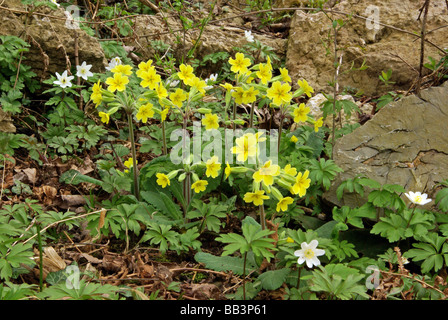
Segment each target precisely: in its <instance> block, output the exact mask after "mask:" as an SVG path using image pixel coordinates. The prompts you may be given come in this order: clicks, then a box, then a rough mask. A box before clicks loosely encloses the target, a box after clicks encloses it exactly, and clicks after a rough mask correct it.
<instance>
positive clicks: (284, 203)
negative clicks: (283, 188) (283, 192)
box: [277, 197, 294, 212]
mask: <svg viewBox="0 0 448 320" xmlns="http://www.w3.org/2000/svg"><path fill="white" fill-rule="evenodd" d="M293 202H294V200H293V199H292V198H291V197H284V198H282V199H280V200H279V201H278V202H277V212H279V211H286V210H288V205H289V204H291V203H293Z"/></svg>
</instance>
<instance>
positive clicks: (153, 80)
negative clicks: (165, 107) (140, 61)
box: [140, 68, 161, 90]
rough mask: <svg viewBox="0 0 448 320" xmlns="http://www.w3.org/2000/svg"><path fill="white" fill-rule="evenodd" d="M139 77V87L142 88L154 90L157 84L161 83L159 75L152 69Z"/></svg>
mask: <svg viewBox="0 0 448 320" xmlns="http://www.w3.org/2000/svg"><path fill="white" fill-rule="evenodd" d="M140 75H141V79H142V81H141V82H140V85H141V86H142V87H143V88H146V87H148V88H149V89H151V90H154V89H155V88H156V86H157V84H158V83H159V82H160V81H161V77H160V75H158V74H157V72H156V69H154V68H153V69H150V70H148V71H146V72H142V73H141V74H140Z"/></svg>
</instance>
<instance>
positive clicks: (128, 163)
mask: <svg viewBox="0 0 448 320" xmlns="http://www.w3.org/2000/svg"><path fill="white" fill-rule="evenodd" d="M135 163H137V161H135ZM123 164H124V166H125V167H126V168H128V169H131V168H132V167H133V166H134V159H133V158H132V157H130V158H129V159H128V160H126V161H125V162H124V163H123Z"/></svg>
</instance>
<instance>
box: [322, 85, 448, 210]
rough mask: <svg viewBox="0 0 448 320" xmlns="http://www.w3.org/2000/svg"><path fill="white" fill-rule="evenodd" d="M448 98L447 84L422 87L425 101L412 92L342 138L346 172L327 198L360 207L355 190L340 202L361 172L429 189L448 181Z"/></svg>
mask: <svg viewBox="0 0 448 320" xmlns="http://www.w3.org/2000/svg"><path fill="white" fill-rule="evenodd" d="M447 101H448V82H445V83H444V84H443V85H442V86H440V87H431V88H428V89H425V90H422V92H421V99H420V98H419V97H417V96H414V95H412V96H407V97H405V98H403V99H401V100H399V101H397V102H394V103H391V104H389V105H387V106H385V107H383V108H382V109H380V111H379V112H378V113H377V114H376V115H375V116H373V118H372V119H371V120H369V121H368V122H366V123H365V124H364V125H363V126H361V127H359V128H358V129H356V130H355V131H353V132H352V133H351V134H348V135H346V136H344V137H342V138H341V139H339V140H337V141H336V144H335V149H334V160H335V162H336V164H337V165H338V166H339V167H341V168H342V169H343V170H344V171H343V172H341V173H340V174H339V176H338V177H337V178H336V179H335V181H334V182H333V184H332V186H331V188H330V190H329V191H328V192H326V193H325V195H324V198H325V199H326V200H327V201H329V202H331V203H333V204H336V205H348V206H352V207H354V206H356V199H355V196H354V195H351V194H347V193H346V194H345V195H344V197H343V199H342V200H341V201H339V200H338V199H337V197H336V189H337V187H338V186H339V185H340V183H341V182H342V181H344V180H346V179H351V178H353V177H355V176H356V175H357V174H361V175H364V176H366V177H368V178H371V179H375V180H377V181H378V182H380V183H381V184H386V183H387V184H399V185H401V186H403V187H404V188H405V189H406V190H408V191H414V192H416V191H421V192H426V193H429V192H430V191H431V190H432V188H433V187H434V186H435V185H436V184H437V183H438V182H441V181H443V180H445V179H448V135H447V133H446V123H447V122H448V104H447ZM429 195H430V196H431V194H430V193H429Z"/></svg>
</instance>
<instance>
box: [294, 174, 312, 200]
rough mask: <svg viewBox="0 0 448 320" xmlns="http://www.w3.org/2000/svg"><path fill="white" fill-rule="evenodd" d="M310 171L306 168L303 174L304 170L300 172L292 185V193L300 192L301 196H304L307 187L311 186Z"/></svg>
mask: <svg viewBox="0 0 448 320" xmlns="http://www.w3.org/2000/svg"><path fill="white" fill-rule="evenodd" d="M309 174H310V172H309V171H308V170H306V171H305V172H304V173H303V174H302V172H299V173H298V174H297V177H296V182H295V183H294V185H293V186H292V187H291V190H290V191H291V193H292V194H298V195H299V196H301V197H303V196H304V195H305V194H306V189H308V188H309V186H310V183H311V180H310V179H308V175H309Z"/></svg>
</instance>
